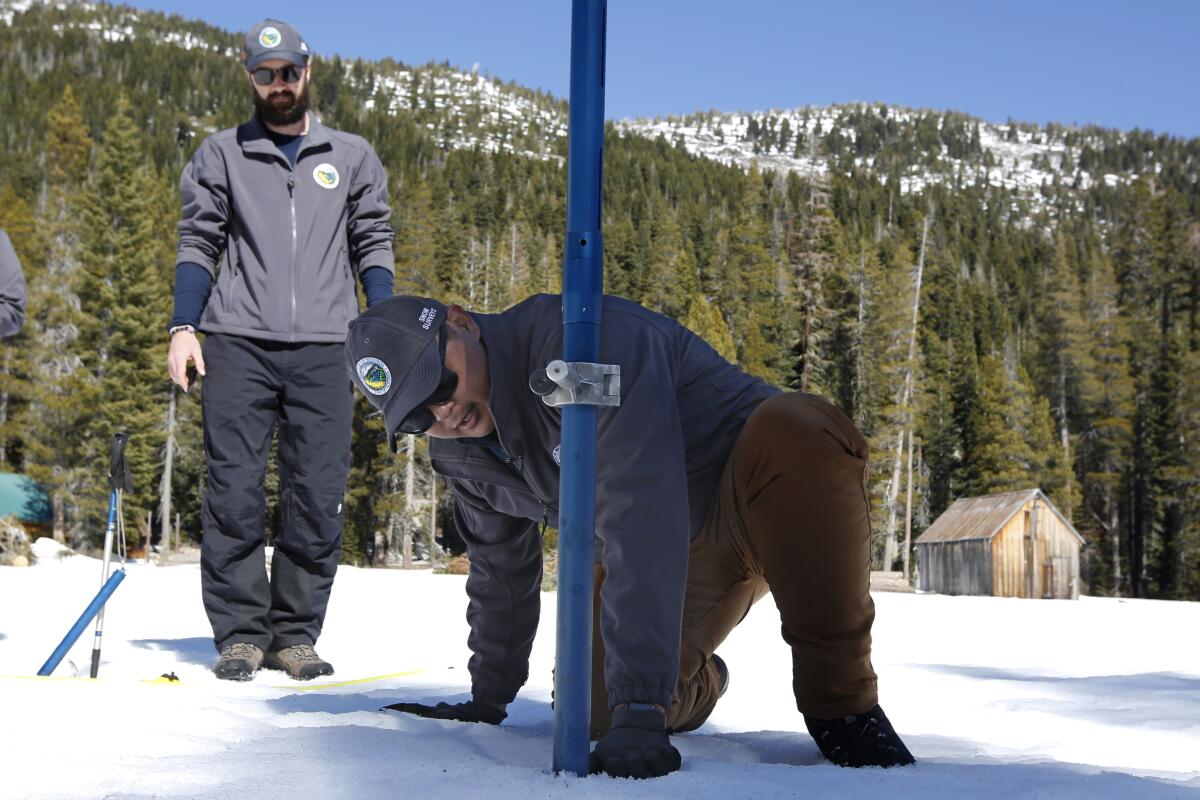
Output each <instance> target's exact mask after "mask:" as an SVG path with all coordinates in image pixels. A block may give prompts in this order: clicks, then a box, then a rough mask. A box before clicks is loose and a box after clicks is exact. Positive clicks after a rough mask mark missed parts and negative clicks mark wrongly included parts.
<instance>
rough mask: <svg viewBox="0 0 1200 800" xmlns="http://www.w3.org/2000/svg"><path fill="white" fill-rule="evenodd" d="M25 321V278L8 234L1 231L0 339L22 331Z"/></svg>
mask: <svg viewBox="0 0 1200 800" xmlns="http://www.w3.org/2000/svg"><path fill="white" fill-rule="evenodd" d="M24 321H25V276H24V274H23V273H22V272H21V262H20V261H19V260H18V259H17V251H16V250H14V249H13V246H12V242H11V241H9V238H8V234H7V233H5V232H4V231H0V338H2V337H5V336H12V335H13V334H15V333H16V332H17V331H19V330H21V324H22V323H23V322H24Z"/></svg>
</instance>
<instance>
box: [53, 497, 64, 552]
mask: <svg viewBox="0 0 1200 800" xmlns="http://www.w3.org/2000/svg"><path fill="white" fill-rule="evenodd" d="M50 505H51V507H52V508H53V509H54V534H53V535H54V541H56V542H58V543H59V544H65V543H66V541H67V509H66V503H64V502H63V493H62V491H61V490H59V489H55V490H54V491H52V492H51V493H50Z"/></svg>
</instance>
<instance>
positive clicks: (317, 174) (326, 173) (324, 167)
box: [313, 162, 342, 189]
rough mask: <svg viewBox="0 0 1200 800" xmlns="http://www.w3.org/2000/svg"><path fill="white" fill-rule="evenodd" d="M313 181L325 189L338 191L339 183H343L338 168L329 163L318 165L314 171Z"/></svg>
mask: <svg viewBox="0 0 1200 800" xmlns="http://www.w3.org/2000/svg"><path fill="white" fill-rule="evenodd" d="M313 180H314V181H316V182H317V185H318V186H320V187H322V188H324V189H336V188H337V185H338V183H340V182H341V180H342V176H341V175H338V171H337V167H335V166H334V165H333V164H330V163H328V162H326V163H324V164H317V166H316V167H315V168H314V169H313Z"/></svg>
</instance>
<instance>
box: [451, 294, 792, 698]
mask: <svg viewBox="0 0 1200 800" xmlns="http://www.w3.org/2000/svg"><path fill="white" fill-rule="evenodd" d="M473 317H474V319H475V320H476V321H477V322H478V324H479V327H480V329H481V339H482V341H483V346H484V348H485V349H486V351H487V356H488V370H489V372H490V377H491V397H490V401H489V404H490V407H491V411H492V415H493V417H494V418H495V422H496V434H497V438H496V439H495V440H492V441H488V440H481V439H433V440H431V443H430V453H431V455H432V459H433V466H434V468H435V469H436V470H437V472H438V473H439V474H441V475H443V476H445V477H446V478H447V479H448V481H449V483H450V485H451V487H452V488H453V490H454V498H455V503H454V513H455V522H456V524H457V527H458V531H459V533H460V534H461V535H462V537H463V539H464V540H465V541H466V543H467V547H468V551H469V556H470V561H471V568H470V572H469V574H468V577H467V594H468V597H469V606H468V610H467V619H468V622H469V623H470V628H471V632H470V638H469V642H468V643H469V645H470V648H471V650H472V653H473V655H472V658H471V661H470V665H469V666H470V671H471V680H472V690H473V694H474V695H475V696H476V697H477V698H479V699H482V700H488V701H491V702H495V703H508V702H511V701H512V700H513V698H514V697H515V696H516V693H517V691H518V689H520V687H521V686H522V685H523V684H524V682H525V680H526V678H527V677H528V670H529V653H530V650H531V648H532V646H533V637H534V633H535V632H536V630H537V623H538V615H539V613H540V606H539V590H540V584H541V537H540V535H539V531H540V526H541V524H542V523H548V524H550V525H553V526H555V527H557V526H558V500H559V465H558V459H557V458H556V456H557V453H558V451H557V448H558V445H559V444H560V442H561V432H562V426H561V412H560V411H559V410H558V409H555V408H550V407H548V406H546V405H545V404H544V403H542V400H541V398H540V397H538V396H536V395H534V394H533V393H532V392H531V391H530V389H529V385H528V380H529V376H530V375H531V374H532V373H533V372H534V371H536V370H538V369H543V368H545V366H546V365H547V364H548V363H549V362H550V361H551V360H552V359H555V358H561V354H562V298H561V297H560V296H558V295H538V296H536V297H533V298H530V299H528V300H526V301H524V302H522V303H520V304H518V305H516V306H514V307H512V308H510V309H509V310H507V311H505V312H503V313H500V314H474V315H473ZM600 331H601V333H600V359H599V360H600V362H601V363H607V364H620V365H621V405H620V406H619V407H616V408H601V409H599V411H598V417H597V464H596V537H597V551H598V552H599V553H600V556H599V560H600V561H602V563H603V566H604V570H605V576H606V577H605V581H604V592H603V596H602V599H601V606H602V607H601V614H600V620H601V627H602V629H603V635H604V642H605V648H606V654H605V664H604V673H605V681H606V685H607V689H608V699H609V702H610V704H612V705H616V704H618V703H626V702H649V703H659V704H661V705H669V704H670V701H671V695H672V692H673V691H674V688H675V678H676V673H677V671H678V668H679V641H680V628H681V625H682V618H683V598H684V589H685V582H686V579H687V560H688V544H689V542H690V540H691V539H692V537H694V536H695V535H696V533H697V532H698V531H699V528H700V525H701V523H702V522H703V520H704V514H705V512H706V510H707V507H708V503H709V501H710V500H711V498H712V497H713V496H714V495H715V494H716V487H717V483H718V481H719V479H720V477H721V472H722V470H723V469H724V466H725V460H726V458H727V457H728V455H729V451H730V449H731V448H732V446H733V442H734V439H736V437H737V435H738V433H739V432H740V431H741V429H742V426H743V425H744V424H745V421H746V419H747V418H748V417H749V416H750V414H751V412H752V411H753V410H754V409H755V408H757V407H758V404H759V403H761V402H762V401H763V400H765V399H766V398H768V397H770V396H771V395H773V394H776V393H778V392H779V390H778V389H776V388H774V387H772V386H770V385H768V384H766V383H764V382H763V381H761V380H759V379H758V378H755V377H753V376H751V375H747V374H746V373H744V372H742V371H741V370H739V369H738V368H737V367H735V366H733V365H731V364H730V363H729V362H727V361H726V360H725V359H723V358H722V357H721V356H719V355H718V354H717V353H716V352H715V351H714V350H713V349H712V348H711V347H709V346H708V344H706V343H705V342H704V340H703V339H700V338H699V337H697V336H696V335H694V334H693V333H691V332H690V331H689V330H687V329H686V328H684V327H682V326H681V325H679V324H678V323H676V322H674V321H673V320H671V319H669V318H667V317H665V316H662V315H661V314H656V313H654V312H651V311H648V310H646V309H644V308H642V307H641V306H639V305H637V304H636V303H633V302H630V301H628V300H622V299H620V298H617V297H605V299H604V310H603V319H602V323H601V326H600Z"/></svg>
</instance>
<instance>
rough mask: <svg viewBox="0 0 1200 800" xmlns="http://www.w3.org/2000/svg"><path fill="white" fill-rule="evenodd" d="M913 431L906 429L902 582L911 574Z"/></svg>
mask: <svg viewBox="0 0 1200 800" xmlns="http://www.w3.org/2000/svg"><path fill="white" fill-rule="evenodd" d="M912 464H913V431H912V428H911V427H910V428H909V429H908V497H907V499H906V500H905V501H904V580H905V581H908V580H909V579H910V578H911V575H912V573H910V572H909V570H908V566H909V564H908V559H909V554H910V553H911V551H912V495H913V479H912V478H913V466H912Z"/></svg>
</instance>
